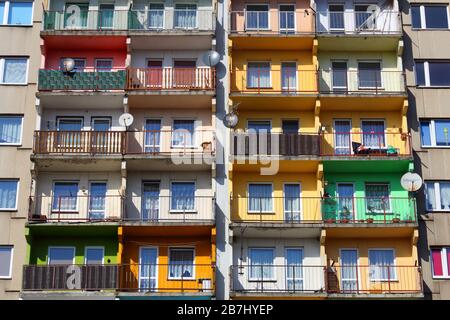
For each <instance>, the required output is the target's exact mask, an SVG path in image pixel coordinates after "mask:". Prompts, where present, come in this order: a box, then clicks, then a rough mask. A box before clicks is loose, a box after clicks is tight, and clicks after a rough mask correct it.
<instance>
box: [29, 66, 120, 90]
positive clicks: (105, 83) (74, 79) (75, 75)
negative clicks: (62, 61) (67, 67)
mask: <svg viewBox="0 0 450 320" xmlns="http://www.w3.org/2000/svg"><path fill="white" fill-rule="evenodd" d="M125 82H126V70H124V69H112V70H111V71H108V70H104V71H98V70H97V71H96V70H94V69H85V70H84V71H77V72H70V73H67V72H64V71H62V70H49V69H41V70H39V85H38V87H39V90H40V91H52V90H64V91H69V90H80V91H106V90H124V89H125Z"/></svg>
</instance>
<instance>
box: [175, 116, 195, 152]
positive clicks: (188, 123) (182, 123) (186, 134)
mask: <svg viewBox="0 0 450 320" xmlns="http://www.w3.org/2000/svg"><path fill="white" fill-rule="evenodd" d="M194 130H195V121H194V120H174V121H173V134H172V146H173V147H193V146H194V145H195V135H194Z"/></svg>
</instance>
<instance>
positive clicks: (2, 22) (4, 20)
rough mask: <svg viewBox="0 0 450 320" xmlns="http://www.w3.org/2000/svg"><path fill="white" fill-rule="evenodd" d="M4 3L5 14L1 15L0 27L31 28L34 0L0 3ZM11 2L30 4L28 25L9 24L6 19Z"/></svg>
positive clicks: (5, 0) (6, 0)
mask: <svg viewBox="0 0 450 320" xmlns="http://www.w3.org/2000/svg"><path fill="white" fill-rule="evenodd" d="M2 2H4V3H5V12H4V13H3V17H0V26H8V27H31V26H33V20H34V19H33V16H34V3H35V1H34V0H29V1H11V0H4V1H2ZM11 2H31V21H30V23H29V24H9V23H8V18H9V6H10V3H11Z"/></svg>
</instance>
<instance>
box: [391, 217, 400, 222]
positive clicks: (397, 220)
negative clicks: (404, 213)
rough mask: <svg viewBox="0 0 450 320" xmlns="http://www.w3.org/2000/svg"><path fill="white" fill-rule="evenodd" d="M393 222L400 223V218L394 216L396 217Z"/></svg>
mask: <svg viewBox="0 0 450 320" xmlns="http://www.w3.org/2000/svg"><path fill="white" fill-rule="evenodd" d="M392 222H393V223H399V222H400V218H394V219H392Z"/></svg>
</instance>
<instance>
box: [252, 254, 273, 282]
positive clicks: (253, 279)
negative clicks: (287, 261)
mask: <svg viewBox="0 0 450 320" xmlns="http://www.w3.org/2000/svg"><path fill="white" fill-rule="evenodd" d="M252 250H272V258H273V259H272V265H271V267H272V270H273V274H272V278H268V279H264V280H261V279H258V278H252V277H251V271H250V270H251V268H252V267H253V266H252V259H251V254H250V253H251V251H252ZM275 255H276V248H275V247H249V248H248V260H249V263H248V266H249V270H248V281H256V282H266V281H277V269H276V267H275V260H276V256H275Z"/></svg>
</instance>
